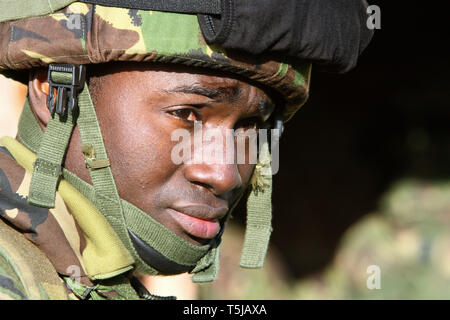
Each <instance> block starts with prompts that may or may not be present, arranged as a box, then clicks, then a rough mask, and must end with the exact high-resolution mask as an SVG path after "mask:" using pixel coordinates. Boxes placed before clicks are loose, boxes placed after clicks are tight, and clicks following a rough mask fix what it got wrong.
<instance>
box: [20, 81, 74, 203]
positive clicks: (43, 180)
mask: <svg viewBox="0 0 450 320" xmlns="http://www.w3.org/2000/svg"><path fill="white" fill-rule="evenodd" d="M52 78H53V79H54V80H55V81H57V82H61V83H66V82H69V83H70V81H71V80H72V77H71V75H69V74H67V73H59V72H53V73H52ZM73 127H74V123H73V118H72V115H71V114H69V115H67V118H66V119H61V118H60V117H59V116H58V115H55V116H54V117H53V118H51V119H50V121H49V123H48V125H47V128H46V129H45V132H44V135H43V139H42V140H41V144H40V146H39V150H38V152H37V160H36V162H35V163H34V170H33V177H32V179H31V184H30V193H29V196H28V202H29V203H30V204H33V205H36V206H39V207H45V208H54V207H55V197H56V189H57V186H58V181H59V178H60V176H61V172H62V168H61V166H62V162H63V158H64V155H65V153H66V149H67V146H68V144H69V140H70V136H71V135H72V131H73Z"/></svg>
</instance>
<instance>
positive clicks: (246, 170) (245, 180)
mask: <svg viewBox="0 0 450 320" xmlns="http://www.w3.org/2000/svg"><path fill="white" fill-rule="evenodd" d="M255 166H256V165H254V164H239V165H238V170H239V174H240V175H241V179H242V186H243V188H242V189H243V190H245V189H246V187H247V186H248V184H249V182H250V178H251V177H252V174H253V171H254V169H255Z"/></svg>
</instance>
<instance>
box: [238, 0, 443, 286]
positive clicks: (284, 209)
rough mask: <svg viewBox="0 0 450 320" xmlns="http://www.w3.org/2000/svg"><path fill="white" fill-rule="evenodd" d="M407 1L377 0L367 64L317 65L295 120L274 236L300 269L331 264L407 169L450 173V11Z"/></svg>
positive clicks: (285, 146) (277, 192) (277, 191)
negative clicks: (351, 231) (377, 19)
mask: <svg viewBox="0 0 450 320" xmlns="http://www.w3.org/2000/svg"><path fill="white" fill-rule="evenodd" d="M400 2H401V1H369V3H370V4H376V5H379V6H380V8H381V30H377V31H376V32H375V36H374V38H373V40H372V43H371V44H370V45H369V47H368V48H367V49H366V50H365V52H364V53H363V54H362V56H361V57H360V60H359V64H358V66H357V67H356V68H355V69H354V70H352V71H350V72H349V73H347V74H344V75H336V74H326V73H318V72H314V71H313V74H312V82H311V87H310V98H309V101H308V102H307V103H306V104H305V105H304V106H303V108H302V109H301V110H300V111H299V112H298V113H297V115H296V116H295V117H294V118H293V120H291V121H290V122H289V123H288V124H287V127H286V131H285V135H284V136H283V138H282V141H281V145H280V170H279V172H278V174H277V175H276V176H275V177H274V195H273V205H274V220H273V225H274V232H273V234H272V240H271V241H272V244H273V245H274V246H275V247H276V248H277V249H278V252H279V254H280V255H281V256H280V257H281V258H282V259H283V260H284V262H285V263H286V264H287V267H288V273H289V274H290V275H291V276H292V277H295V278H301V277H303V276H307V275H310V274H312V273H314V272H318V271H320V270H322V269H323V268H324V267H326V266H327V264H328V263H329V262H331V260H332V258H333V255H334V253H335V250H336V247H337V245H338V243H339V239H340V238H341V236H342V235H343V233H344V232H345V231H346V230H347V229H348V228H349V227H350V226H351V225H352V224H353V223H355V222H356V221H358V220H359V219H360V218H362V217H363V216H364V215H366V214H368V213H370V212H373V211H375V210H376V209H377V207H378V205H379V200H380V197H381V195H383V193H384V192H385V191H386V190H387V188H388V187H389V186H390V185H392V183H393V182H395V181H396V180H397V179H400V178H402V177H416V178H420V179H433V180H435V179H449V178H450V102H449V100H450V98H449V95H450V80H449V71H450V68H449V65H450V63H449V56H448V55H447V53H446V50H447V49H446V47H447V42H450V37H449V36H450V32H449V30H450V28H449V26H448V18H447V17H446V13H445V9H444V8H442V7H437V6H436V5H434V2H433V7H431V3H430V4H427V3H426V4H425V6H426V7H424V5H422V6H420V5H418V2H401V3H400ZM241 207H242V206H241ZM241 209H242V208H241ZM237 217H238V219H242V220H244V219H245V215H244V214H238V215H237Z"/></svg>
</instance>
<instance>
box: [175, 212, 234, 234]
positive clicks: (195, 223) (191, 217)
mask: <svg viewBox="0 0 450 320" xmlns="http://www.w3.org/2000/svg"><path fill="white" fill-rule="evenodd" d="M168 209H169V210H168V212H169V214H170V215H171V216H172V218H173V219H174V220H175V221H176V223H177V224H178V225H179V226H180V227H181V228H182V229H183V230H184V231H185V232H186V233H188V234H190V235H191V236H194V237H197V238H200V239H212V238H214V237H215V236H216V235H217V234H218V233H219V232H220V229H221V225H220V219H221V218H223V217H224V216H225V215H226V213H227V211H228V208H225V207H223V208H213V207H210V206H207V205H187V206H183V207H176V208H168Z"/></svg>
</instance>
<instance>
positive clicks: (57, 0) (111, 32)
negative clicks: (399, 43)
mask: <svg viewBox="0 0 450 320" xmlns="http://www.w3.org/2000/svg"><path fill="white" fill-rule="evenodd" d="M81 1H82V2H75V1H73V0H49V1H32V2H31V1H26V0H22V1H15V2H14V4H11V6H9V7H8V9H7V10H3V13H1V14H0V34H2V35H3V36H2V38H1V39H0V73H3V74H5V75H9V76H14V77H16V78H18V79H20V75H21V71H24V70H27V69H30V68H35V67H45V66H48V65H49V64H51V63H70V64H80V65H87V64H97V63H104V62H111V61H135V62H160V63H175V64H181V65H186V66H191V67H201V68H208V69H213V70H221V71H226V72H228V73H232V74H236V75H239V76H242V77H244V78H247V79H250V80H253V81H256V82H258V83H260V84H262V85H264V86H266V87H270V88H272V89H274V90H275V91H276V92H278V93H279V94H280V95H281V96H282V97H283V98H284V107H285V108H284V110H283V118H284V120H288V119H290V118H291V117H292V115H293V114H294V113H295V112H296V111H297V110H298V109H299V108H300V106H301V105H302V104H303V103H304V102H305V101H306V99H307V96H308V87H309V79H310V72H311V63H310V62H308V61H303V62H298V61H297V62H296V64H295V66H293V65H290V64H288V63H286V62H283V61H277V60H274V59H271V58H270V57H264V56H259V57H255V56H251V55H245V54H242V53H236V52H231V51H228V52H226V50H224V49H221V48H219V47H217V46H214V45H208V44H207V43H206V41H205V38H204V37H203V34H202V32H201V29H200V26H199V22H198V20H197V16H196V15H195V14H184V13H174V12H163V11H152V10H138V9H127V8H120V7H112V6H103V5H96V4H89V3H85V2H89V1H83V0H81ZM103 2H108V1H103ZM116 2H117V1H116ZM7 3H8V2H7ZM22 75H23V73H22ZM22 79H26V78H24V77H22Z"/></svg>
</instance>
